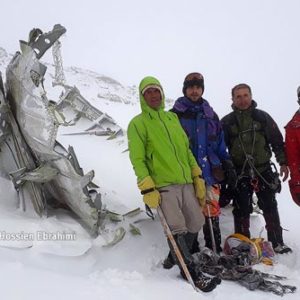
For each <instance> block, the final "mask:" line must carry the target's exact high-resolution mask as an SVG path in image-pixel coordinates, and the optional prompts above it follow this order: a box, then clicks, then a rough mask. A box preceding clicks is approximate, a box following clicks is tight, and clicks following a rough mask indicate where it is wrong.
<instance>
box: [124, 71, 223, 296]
mask: <svg viewBox="0 0 300 300" xmlns="http://www.w3.org/2000/svg"><path fill="white" fill-rule="evenodd" d="M139 96H140V103H141V108H142V113H141V114H139V115H137V116H135V117H134V118H133V119H132V120H131V121H130V123H129V126H128V131H127V134H128V145H129V153H130V160H131V163H132V165H133V168H134V171H135V174H136V176H137V181H138V187H139V189H140V190H141V194H142V195H143V201H144V202H145V204H146V205H148V206H149V207H150V208H157V207H158V206H160V208H161V209H162V211H163V214H164V216H165V218H166V221H167V223H168V225H169V227H170V229H171V232H172V234H173V236H174V238H175V241H176V242H177V245H178V247H179V249H180V250H181V253H182V255H183V257H184V260H185V263H186V265H187V267H188V270H189V271H190V273H191V276H192V278H193V280H194V282H195V285H196V286H197V287H198V288H199V289H201V290H202V291H204V292H209V291H211V290H213V289H214V288H215V287H216V285H217V284H219V283H220V281H219V280H218V278H209V277H206V276H205V275H204V274H202V273H201V272H198V271H197V269H196V266H195V263H194V261H193V257H192V255H191V251H190V250H191V247H192V245H193V242H194V240H193V239H194V237H195V234H194V233H196V232H198V231H199V230H200V229H201V227H202V226H203V224H204V218H203V215H202V212H201V207H200V206H203V205H204V203H205V184H204V180H203V179H202V178H201V174H202V172H201V169H200V168H199V166H198V164H197V162H196V160H195V158H194V156H193V154H192V152H191V150H190V149H189V142H188V138H187V136H186V134H185V132H184V131H183V129H182V127H181V125H180V123H179V120H178V117H177V116H176V115H175V114H174V113H172V112H166V111H164V92H163V88H162V86H161V84H160V82H159V81H158V80H157V79H156V78H154V77H150V76H149V77H145V78H144V79H143V80H142V81H141V83H140V86H139ZM169 244H170V243H169ZM170 248H171V249H170V250H171V252H172V254H173V255H174V250H173V249H172V247H170ZM174 260H175V261H177V258H176V257H175V255H174ZM177 264H178V262H177ZM179 267H180V266H179ZM181 273H182V270H181Z"/></svg>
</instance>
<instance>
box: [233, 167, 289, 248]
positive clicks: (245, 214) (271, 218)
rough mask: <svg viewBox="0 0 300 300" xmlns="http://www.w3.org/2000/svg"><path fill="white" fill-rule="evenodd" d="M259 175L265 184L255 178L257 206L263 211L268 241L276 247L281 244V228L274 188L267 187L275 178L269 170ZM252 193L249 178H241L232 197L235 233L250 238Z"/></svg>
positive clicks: (252, 189)
mask: <svg viewBox="0 0 300 300" xmlns="http://www.w3.org/2000/svg"><path fill="white" fill-rule="evenodd" d="M261 175H262V176H263V178H264V179H265V181H266V182H267V183H266V182H265V181H264V180H263V179H262V178H260V177H259V176H258V177H257V179H258V186H257V187H258V191H256V192H255V194H256V196H257V199H258V202H257V204H258V207H259V208H260V209H261V210H262V211H263V216H264V219H265V222H266V230H267V235H268V240H269V241H270V242H272V244H273V247H276V246H277V245H278V244H282V243H283V239H282V228H281V225H280V218H279V214H278V207H277V201H276V197H275V195H276V189H275V186H271V187H270V186H269V184H274V182H276V178H275V174H274V173H273V171H272V170H271V168H270V169H267V170H266V171H264V172H262V173H261ZM268 183H269V184H268ZM277 188H278V187H277ZM253 193H254V188H253V185H252V184H251V178H250V177H243V178H241V179H240V180H239V181H238V184H237V189H236V191H235V193H234V196H233V206H234V209H233V211H232V212H233V216H234V226H235V232H236V233H241V234H243V235H245V236H247V237H250V214H251V213H252V212H253V207H252V196H253Z"/></svg>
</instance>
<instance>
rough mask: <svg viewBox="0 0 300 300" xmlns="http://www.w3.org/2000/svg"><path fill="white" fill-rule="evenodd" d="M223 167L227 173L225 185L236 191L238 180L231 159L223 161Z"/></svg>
mask: <svg viewBox="0 0 300 300" xmlns="http://www.w3.org/2000/svg"><path fill="white" fill-rule="evenodd" d="M222 167H223V169H224V172H225V183H226V184H227V185H228V188H229V189H232V190H234V189H235V188H236V185H237V179H238V178H237V174H236V171H235V168H234V165H233V163H232V161H231V160H229V159H227V160H224V161H222Z"/></svg>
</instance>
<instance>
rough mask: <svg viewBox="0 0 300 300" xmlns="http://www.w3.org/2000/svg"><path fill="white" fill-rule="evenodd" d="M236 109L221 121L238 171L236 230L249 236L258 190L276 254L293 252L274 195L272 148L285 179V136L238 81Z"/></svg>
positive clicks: (277, 187) (277, 182) (277, 183)
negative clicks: (284, 240) (254, 195)
mask: <svg viewBox="0 0 300 300" xmlns="http://www.w3.org/2000/svg"><path fill="white" fill-rule="evenodd" d="M232 101H233V104H232V108H233V112H231V113H230V114H228V115H226V116H225V117H224V118H223V119H222V120H221V121H222V124H223V129H224V133H225V141H226V144H227V146H228V149H229V153H230V156H231V159H232V162H233V164H234V166H235V169H236V171H237V173H238V183H237V189H236V191H235V192H234V193H233V205H234V209H233V216H234V227H235V232H236V233H241V234H243V235H245V236H247V237H250V214H251V213H252V210H253V208H252V196H253V193H254V192H255V193H256V195H257V198H258V206H259V208H260V209H261V210H262V211H263V216H264V219H265V222H266V230H267V235H268V240H269V241H270V242H271V243H272V245H273V248H274V251H275V252H276V253H287V252H291V251H292V250H291V248H289V247H288V246H286V245H285V244H284V242H283V238H282V228H281V225H280V219H279V214H278V208H277V201H276V198H275V194H276V193H278V192H280V189H281V185H280V180H279V174H278V173H277V171H276V168H275V170H273V169H272V166H273V168H274V167H275V165H274V164H273V163H272V162H271V156H272V151H273V153H274V154H275V157H276V160H277V162H278V164H279V165H280V176H284V177H283V181H285V180H286V179H287V177H288V174H289V170H288V168H287V166H286V157H285V153H284V142H283V136H282V134H281V133H280V130H279V129H278V126H277V124H276V123H275V121H274V120H273V119H272V117H271V116H270V115H269V114H268V113H266V112H264V111H262V110H259V109H257V108H256V106H257V104H256V102H255V101H254V100H252V93H251V88H250V86H249V85H247V84H244V83H242V84H238V85H236V86H235V87H234V88H233V89H232Z"/></svg>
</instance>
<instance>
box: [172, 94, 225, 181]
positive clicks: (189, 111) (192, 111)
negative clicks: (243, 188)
mask: <svg viewBox="0 0 300 300" xmlns="http://www.w3.org/2000/svg"><path fill="white" fill-rule="evenodd" d="M171 111H172V112H175V113H176V114H177V115H178V117H179V120H180V123H181V125H182V127H183V129H184V130H185V132H186V134H187V136H188V138H189V141H190V148H191V150H192V152H193V154H194V156H195V158H196V160H197V162H198V164H199V166H200V167H201V169H202V175H203V178H204V180H205V181H206V183H207V184H208V185H212V184H215V183H218V181H217V180H216V179H215V178H214V176H213V174H212V169H213V168H222V161H224V160H229V159H230V157H229V154H228V152H227V150H226V144H225V140H224V132H223V130H222V127H221V123H220V121H219V118H218V116H217V114H216V113H215V112H214V111H213V109H212V107H211V106H210V105H209V103H208V101H207V100H205V99H203V98H201V100H200V101H197V102H193V101H191V100H189V99H188V98H186V97H181V98H179V99H177V100H176V102H175V104H174V106H173V108H172V110H171Z"/></svg>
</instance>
